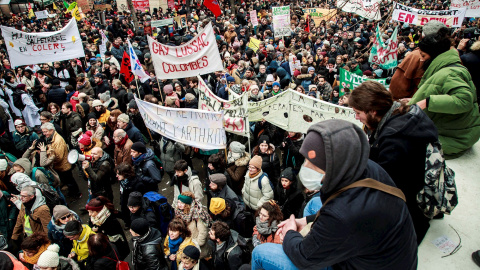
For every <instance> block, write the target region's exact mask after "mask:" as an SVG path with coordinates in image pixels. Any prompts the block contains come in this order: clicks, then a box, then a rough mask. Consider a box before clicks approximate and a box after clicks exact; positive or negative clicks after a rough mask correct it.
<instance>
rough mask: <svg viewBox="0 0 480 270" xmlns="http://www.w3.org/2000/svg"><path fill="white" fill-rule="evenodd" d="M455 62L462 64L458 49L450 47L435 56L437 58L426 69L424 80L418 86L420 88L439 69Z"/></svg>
mask: <svg viewBox="0 0 480 270" xmlns="http://www.w3.org/2000/svg"><path fill="white" fill-rule="evenodd" d="M453 64H457V65H462V61H461V60H460V56H458V52H457V50H456V49H450V50H448V51H446V52H444V53H442V54H440V55H439V56H437V57H435V59H433V61H432V63H431V64H430V66H429V67H428V68H427V70H426V71H425V73H424V75H423V77H422V80H421V81H420V84H419V85H418V88H419V89H420V87H421V86H422V84H423V83H424V82H426V81H427V80H428V79H429V78H430V77H432V76H434V75H435V73H437V71H439V70H441V69H442V68H445V67H447V66H450V65H453Z"/></svg>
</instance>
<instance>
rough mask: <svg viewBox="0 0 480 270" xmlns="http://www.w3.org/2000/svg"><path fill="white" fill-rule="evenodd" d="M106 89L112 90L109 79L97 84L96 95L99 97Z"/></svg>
mask: <svg viewBox="0 0 480 270" xmlns="http://www.w3.org/2000/svg"><path fill="white" fill-rule="evenodd" d="M106 91H110V86H109V85H108V82H107V81H105V80H103V81H102V82H101V83H99V84H97V85H95V97H97V98H98V95H100V94H103V93H105V92H106Z"/></svg>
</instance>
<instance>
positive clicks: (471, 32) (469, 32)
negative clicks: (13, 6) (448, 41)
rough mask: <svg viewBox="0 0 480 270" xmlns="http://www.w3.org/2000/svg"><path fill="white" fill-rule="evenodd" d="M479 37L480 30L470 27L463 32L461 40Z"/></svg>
mask: <svg viewBox="0 0 480 270" xmlns="http://www.w3.org/2000/svg"><path fill="white" fill-rule="evenodd" d="M479 36H480V30H479V29H478V28H477V27H470V28H467V29H465V30H463V38H468V39H471V40H472V39H475V40H476V39H477V38H478V37H479Z"/></svg>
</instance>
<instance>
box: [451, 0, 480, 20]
mask: <svg viewBox="0 0 480 270" xmlns="http://www.w3.org/2000/svg"><path fill="white" fill-rule="evenodd" d="M456 8H466V9H467V13H466V14H465V17H471V18H476V17H480V0H452V2H451V3H450V9H456Z"/></svg>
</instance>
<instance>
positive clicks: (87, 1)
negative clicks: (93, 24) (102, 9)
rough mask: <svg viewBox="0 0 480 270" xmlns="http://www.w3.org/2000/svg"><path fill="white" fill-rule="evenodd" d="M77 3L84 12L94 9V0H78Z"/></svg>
mask: <svg viewBox="0 0 480 270" xmlns="http://www.w3.org/2000/svg"><path fill="white" fill-rule="evenodd" d="M77 5H78V6H79V7H80V8H81V9H82V11H83V12H89V11H91V10H92V9H93V1H92V0H78V1H77Z"/></svg>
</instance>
